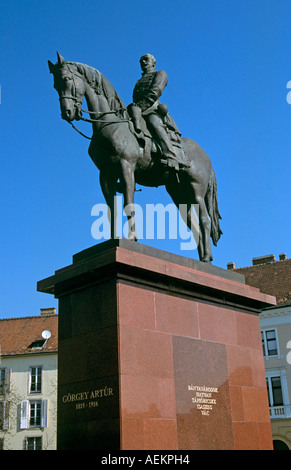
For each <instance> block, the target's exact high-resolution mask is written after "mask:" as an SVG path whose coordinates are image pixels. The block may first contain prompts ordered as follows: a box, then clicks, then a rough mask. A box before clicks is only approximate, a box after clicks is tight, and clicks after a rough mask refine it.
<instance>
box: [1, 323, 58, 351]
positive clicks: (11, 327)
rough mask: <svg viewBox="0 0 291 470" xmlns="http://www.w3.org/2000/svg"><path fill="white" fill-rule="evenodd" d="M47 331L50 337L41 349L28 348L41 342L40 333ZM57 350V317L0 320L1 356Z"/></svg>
mask: <svg viewBox="0 0 291 470" xmlns="http://www.w3.org/2000/svg"><path fill="white" fill-rule="evenodd" d="M44 330H49V331H50V333H51V337H50V338H49V339H48V340H47V342H46V345H45V347H44V348H42V349H32V348H30V347H29V346H31V344H32V343H33V342H34V341H37V340H42V339H43V338H42V332H43V331H44ZM57 349H58V316H57V315H46V316H38V317H21V318H10V319H5V320H0V353H1V355H2V356H5V355H10V354H11V355H13V354H28V353H39V352H45V351H47V352H52V351H57Z"/></svg>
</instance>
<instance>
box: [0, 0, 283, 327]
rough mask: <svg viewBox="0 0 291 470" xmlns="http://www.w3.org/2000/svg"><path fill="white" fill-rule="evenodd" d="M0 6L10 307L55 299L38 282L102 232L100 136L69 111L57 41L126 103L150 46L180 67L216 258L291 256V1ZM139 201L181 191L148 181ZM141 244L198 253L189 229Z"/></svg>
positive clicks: (4, 236) (160, 58)
mask: <svg viewBox="0 0 291 470" xmlns="http://www.w3.org/2000/svg"><path fill="white" fill-rule="evenodd" d="M0 12H1V15H0V18H1V19H0V28H1V29H0V37H1V48H0V59H1V76H0V77H1V78H0V84H1V105H0V119H1V141H0V142H1V144H0V145H1V172H0V185H1V186H0V187H1V232H0V242H1V243H0V263H1V274H0V276H1V279H0V281H1V295H0V318H9V317H14V316H26V315H37V314H38V313H39V309H40V308H43V307H50V306H57V301H56V300H55V299H54V298H53V297H52V296H49V295H46V294H42V293H38V292H36V283H37V281H38V280H40V279H43V278H45V277H48V276H50V275H52V274H53V273H54V271H55V270H56V269H59V268H61V267H64V266H67V265H69V264H71V261H72V256H73V254H75V253H77V252H79V251H82V250H83V249H85V248H88V247H90V246H92V245H94V244H95V243H96V240H94V239H93V237H92V235H91V226H92V223H93V221H94V218H93V217H92V216H91V210H92V207H93V206H94V205H95V204H97V203H101V202H104V199H103V196H102V193H101V190H100V187H99V172H98V170H97V168H96V167H95V166H94V165H93V163H92V161H91V160H90V158H89V156H88V153H87V149H88V141H87V140H85V139H83V138H82V137H81V136H79V135H78V134H77V133H75V132H74V130H73V129H72V128H71V127H70V126H68V124H67V123H66V122H65V121H63V120H62V119H61V117H60V109H59V101H58V96H57V94H56V92H55V90H54V89H53V78H52V75H50V73H49V70H48V65H47V60H48V59H49V60H51V61H52V62H55V61H56V51H57V50H58V51H59V52H60V53H61V54H62V55H63V56H64V57H65V58H66V59H67V60H73V61H78V62H83V63H86V64H89V65H92V66H93V67H95V68H97V69H99V70H100V71H101V72H102V73H103V74H104V75H105V76H106V77H107V78H108V79H109V81H110V82H111V83H112V84H113V86H114V87H115V88H116V90H117V92H118V93H119V95H120V96H121V98H122V99H123V101H124V102H125V104H129V103H130V102H131V96H132V89H133V87H134V84H135V82H136V80H137V79H138V78H139V77H140V67H139V58H140V56H141V55H142V54H144V53H146V52H150V53H152V54H154V55H155V57H156V59H157V69H164V70H166V72H167V74H168V78H169V83H168V86H167V88H166V90H165V93H164V95H163V99H162V101H163V102H165V103H167V105H168V107H169V110H170V114H171V115H172V116H173V118H174V119H175V121H176V123H177V125H178V127H179V128H180V130H181V132H182V134H183V136H186V137H190V138H192V139H194V140H195V141H196V142H198V143H199V144H200V145H201V146H202V148H203V149H204V150H205V151H206V152H207V153H208V155H209V156H210V158H211V161H212V164H213V167H214V170H215V173H216V176H217V181H218V197H219V208H220V212H221V215H222V221H221V226H222V230H223V236H222V237H221V239H220V241H219V243H218V246H217V247H216V248H215V247H214V248H213V255H214V262H213V264H215V265H217V266H220V267H222V268H226V265H227V263H228V262H229V261H233V262H234V263H235V265H236V267H241V266H247V265H250V264H251V262H252V261H251V260H252V258H253V257H255V256H262V255H265V254H271V253H272V254H274V255H275V256H276V258H278V255H279V253H281V252H285V253H286V254H287V257H290V229H291V227H290V182H289V181H290V155H291V132H290V130H291V105H290V104H288V102H287V99H286V97H287V93H288V89H287V83H288V81H289V80H291V60H290V50H291V49H290V48H291V29H290V17H291V3H290V1H289V0H279V1H278V0H244V1H243V2H242V1H241V0H240V1H237V0H186V1H185V0H182V1H180V2H176V1H172V0H168V1H165V0H156V1H152V0H147V1H138V0H135V1H132V0H126V1H123V2H121V1H118V0H106V2H105V1H103V0H102V1H101V0H94V1H89V0H83V1H82V2H79V1H76V0H71V1H64V0H59V1H54V0H53V1H50V2H46V1H42V0H38V1H36V0H30V1H29V0H21V1H20V0H14V1H13V0H9V1H7V2H2V4H1V10H0ZM80 128H82V130H83V131H85V132H86V133H88V134H90V130H91V129H90V124H83V125H80ZM136 202H137V203H139V204H141V205H143V204H145V202H150V203H153V204H156V203H158V202H163V203H165V204H167V203H170V202H171V200H170V199H169V196H168V195H167V194H166V192H165V190H164V188H159V189H150V188H142V191H141V192H138V193H136ZM142 242H143V243H148V244H151V245H152V246H155V247H157V248H161V249H164V250H167V251H170V252H173V253H178V254H182V255H186V256H189V257H192V258H195V259H198V254H197V250H196V251H193V252H185V251H184V252H181V250H180V240H168V241H167V240H166V241H164V240H163V241H161V240H150V241H148V242H147V241H146V240H143V241H142Z"/></svg>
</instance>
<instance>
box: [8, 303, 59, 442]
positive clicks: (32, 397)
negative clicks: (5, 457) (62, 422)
mask: <svg viewBox="0 0 291 470" xmlns="http://www.w3.org/2000/svg"><path fill="white" fill-rule="evenodd" d="M57 348H58V317H57V315H56V311H55V309H41V315H40V316H38V317H35V316H32V317H22V318H12V319H5V320H0V449H2V450H54V449H56V418H57V416H56V412H57Z"/></svg>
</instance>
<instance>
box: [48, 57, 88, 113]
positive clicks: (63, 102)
mask: <svg viewBox="0 0 291 470" xmlns="http://www.w3.org/2000/svg"><path fill="white" fill-rule="evenodd" d="M57 56H58V61H57V62H56V63H55V64H53V63H52V62H51V61H50V60H49V61H48V66H49V70H50V72H51V73H52V74H53V76H54V88H55V89H56V90H57V92H58V95H59V100H60V107H61V115H62V118H63V119H65V120H66V121H68V122H72V121H73V120H74V119H76V120H79V119H80V117H81V104H82V101H83V97H84V94H85V83H84V80H83V79H82V76H81V75H80V74H78V73H76V71H75V70H74V69H75V68H74V65H73V63H72V62H67V61H66V60H65V59H64V58H63V57H62V56H61V55H60V54H59V53H58V52H57Z"/></svg>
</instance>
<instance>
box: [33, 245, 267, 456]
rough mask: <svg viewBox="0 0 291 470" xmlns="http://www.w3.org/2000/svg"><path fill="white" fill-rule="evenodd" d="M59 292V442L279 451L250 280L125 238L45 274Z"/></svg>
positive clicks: (258, 296) (67, 445) (46, 287)
mask: <svg viewBox="0 0 291 470" xmlns="http://www.w3.org/2000/svg"><path fill="white" fill-rule="evenodd" d="M38 290H39V291H41V292H47V293H50V294H53V295H54V296H55V297H56V298H58V299H59V361H58V362H59V365H58V368H59V373H58V449H88V450H89V449H93V450H120V449H122V450H126V449H127V450H138V449H143V450H190V449H202V450H203V449H207V450H209V449H272V435H271V425H270V417H269V408H268V399H267V391H266V380H265V368H264V359H263V353H262V346H261V335H260V323H259V315H258V314H259V312H260V311H261V309H262V308H263V307H265V306H268V305H274V304H275V299H274V298H273V297H270V296H267V295H264V294H262V293H260V292H259V290H258V289H256V288H253V287H250V286H246V285H245V284H244V277H243V276H241V275H239V274H236V273H233V272H230V271H226V270H224V269H220V268H217V267H215V266H212V265H207V264H204V263H200V262H199V261H195V260H192V259H189V258H184V257H180V256H176V255H172V254H170V253H167V252H163V251H160V250H156V249H153V248H149V247H146V246H143V245H140V244H138V243H134V242H129V241H127V240H110V241H108V242H105V243H101V244H100V245H96V246H95V247H92V248H90V249H88V250H85V251H84V252H81V253H78V254H77V255H75V256H74V257H73V263H72V265H70V266H68V267H66V268H63V269H60V270H58V271H56V272H55V274H54V276H52V277H49V278H47V279H44V280H42V281H40V282H39V283H38Z"/></svg>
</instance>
